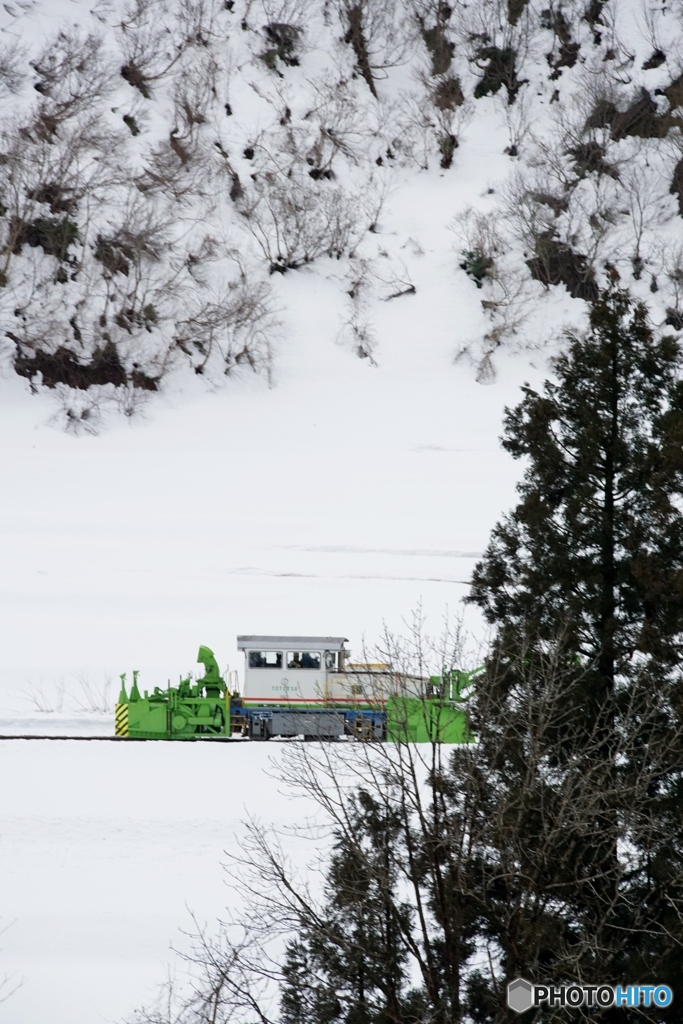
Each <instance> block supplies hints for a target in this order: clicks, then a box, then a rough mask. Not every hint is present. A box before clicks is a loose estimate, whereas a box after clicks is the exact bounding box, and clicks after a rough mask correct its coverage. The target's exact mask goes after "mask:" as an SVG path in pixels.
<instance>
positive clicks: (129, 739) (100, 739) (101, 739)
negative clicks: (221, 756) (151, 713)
mask: <svg viewBox="0 0 683 1024" xmlns="http://www.w3.org/2000/svg"><path fill="white" fill-rule="evenodd" d="M2 740H55V741H58V742H62V741H64V740H71V741H74V740H76V741H77V742H79V743H172V742H176V741H175V740H171V739H163V738H162V739H153V740H149V739H147V738H146V737H142V736H33V735H31V736H0V741H2ZM188 741H189V742H190V743H199V742H202V743H231V742H232V740H231V738H230V737H229V736H201V737H200V736H197V737H192V736H189V737H187V739H186V740H184V742H188Z"/></svg>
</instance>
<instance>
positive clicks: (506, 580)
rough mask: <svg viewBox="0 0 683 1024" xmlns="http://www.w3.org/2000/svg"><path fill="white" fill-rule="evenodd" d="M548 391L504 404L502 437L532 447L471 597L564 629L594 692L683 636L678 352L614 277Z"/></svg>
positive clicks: (544, 626) (491, 615)
mask: <svg viewBox="0 0 683 1024" xmlns="http://www.w3.org/2000/svg"><path fill="white" fill-rule="evenodd" d="M568 341H569V347H568V351H567V352H566V354H564V355H562V356H561V357H560V358H559V359H558V360H557V361H556V364H555V370H556V376H557V382H556V383H546V385H545V388H544V391H543V394H537V393H536V392H534V391H532V390H531V388H529V387H525V388H524V389H523V390H524V399H523V401H522V402H521V404H520V405H519V406H518V407H517V408H516V409H514V410H512V411H510V410H506V420H505V434H504V436H503V438H502V443H503V447H504V448H505V449H506V450H507V451H508V452H510V454H511V455H512V456H513V457H514V458H516V459H521V458H524V459H526V460H528V463H527V467H526V470H525V473H524V478H523V481H522V483H521V484H520V485H519V492H520V494H521V497H522V500H521V502H520V504H519V505H518V506H517V507H516V508H515V509H514V511H513V512H512V513H511V514H510V515H508V516H507V517H506V518H505V519H503V520H502V522H500V523H499V524H498V525H497V526H496V527H495V529H494V531H493V535H492V538H491V541H490V543H489V546H488V549H487V551H486V554H485V556H484V559H483V561H481V562H480V563H479V564H478V565H477V567H476V569H475V572H474V577H473V587H472V591H471V595H470V597H469V600H470V601H473V602H475V603H477V604H478V605H479V606H480V607H481V608H482V609H483V610H484V614H485V615H486V618H487V619H488V621H489V622H491V623H494V624H496V625H497V626H498V627H499V637H500V638H501V640H502V641H503V643H504V642H505V641H506V639H509V638H510V637H511V636H513V635H515V634H516V635H517V636H519V633H520V631H522V632H523V633H525V634H526V635H527V636H532V635H533V636H536V637H538V638H539V639H540V640H545V641H547V640H550V639H551V638H556V636H557V634H558V630H560V629H562V630H565V631H566V633H567V644H568V649H569V650H571V651H573V652H575V653H576V654H577V655H581V656H582V657H583V658H584V659H586V660H587V661H588V662H589V663H590V664H591V665H592V666H593V667H594V670H595V671H594V673H593V674H592V678H591V687H592V691H593V693H594V694H597V696H598V698H600V697H602V696H603V695H604V693H605V691H608V690H611V689H612V688H613V687H614V684H615V680H616V679H617V678H618V677H619V676H622V677H623V676H624V675H628V674H629V673H630V672H631V671H632V670H633V668H634V666H635V665H638V666H640V665H642V662H643V659H645V660H647V662H648V664H649V665H650V666H652V667H653V669H655V671H656V673H657V674H658V675H659V674H661V672H665V671H667V670H669V669H671V668H673V667H674V666H676V665H678V664H679V662H680V659H681V653H682V650H683V515H682V514H681V495H682V493H683V386H682V384H681V381H680V379H679V375H680V371H681V366H682V365H683V355H682V353H681V346H680V344H679V342H678V341H677V340H676V339H675V338H673V337H663V338H661V339H659V340H656V339H655V338H654V337H653V333H652V329H651V327H650V325H649V322H648V316H647V310H646V308H645V306H643V305H642V304H641V303H635V302H633V300H632V299H631V298H630V296H629V294H628V293H627V292H626V291H623V290H620V289H618V288H617V287H616V286H614V285H613V286H612V287H611V288H610V289H609V290H607V291H606V292H603V293H602V294H601V295H600V297H599V299H598V301H596V302H595V303H594V304H593V305H592V306H591V309H590V328H589V331H588V333H587V334H586V335H585V336H584V337H581V336H578V335H575V334H573V335H569V337H568Z"/></svg>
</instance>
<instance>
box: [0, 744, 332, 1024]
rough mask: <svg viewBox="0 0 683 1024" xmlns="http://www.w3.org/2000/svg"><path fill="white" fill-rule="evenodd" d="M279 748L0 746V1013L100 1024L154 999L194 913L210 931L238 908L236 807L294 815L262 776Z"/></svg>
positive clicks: (30, 1022) (19, 1022) (12, 1018)
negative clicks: (230, 857) (2, 982)
mask: <svg viewBox="0 0 683 1024" xmlns="http://www.w3.org/2000/svg"><path fill="white" fill-rule="evenodd" d="M279 749H282V748H281V745H280V747H279ZM277 755H278V745H272V746H268V747H266V746H265V745H259V744H248V743H244V744H240V743H233V744H230V743H228V744H216V743H210V744H203V745H201V744H188V745H185V744H167V743H158V744H155V743H134V744H129V745H127V746H126V745H121V744H119V743H78V742H73V741H71V742H69V741H67V742H57V743H56V742H50V741H36V742H27V741H22V740H17V741H15V742H10V743H3V744H0V772H1V773H2V779H3V786H2V820H1V822H0V880H1V881H0V903H1V906H2V921H1V922H0V927H3V928H4V929H5V930H4V932H3V934H2V938H1V941H0V947H1V951H0V977H2V975H3V974H4V973H7V974H10V975H12V977H11V978H10V980H9V983H8V986H7V990H9V989H11V988H12V986H13V985H14V984H18V985H19V987H18V988H17V989H16V991H15V992H14V994H13V995H11V996H10V998H9V999H8V1000H7V1001H6V1002H5V1003H2V1004H0V1020H2V1021H3V1022H6V1024H39V1022H42V1021H50V1022H51V1024H99V1022H103V1021H107V1022H110V1021H119V1020H121V1019H122V1018H124V1017H125V1016H126V1015H129V1014H130V1013H131V1012H132V1010H133V1009H134V1008H135V1007H136V1006H138V1005H140V1004H141V1003H147V1004H149V1003H151V1002H153V1000H154V998H155V996H156V994H157V988H158V986H159V984H160V983H161V982H163V981H164V979H165V977H166V972H167V966H168V965H169V964H173V961H174V956H173V954H172V953H171V950H170V946H171V944H173V945H174V946H175V947H176V948H178V949H183V948H187V941H188V940H187V937H186V936H185V935H183V934H182V932H183V930H185V931H192V930H194V929H195V924H194V922H193V919H192V914H194V915H195V916H196V919H197V923H198V924H199V925H200V926H201V925H203V924H207V923H208V924H209V926H210V928H213V927H214V922H215V918H216V917H217V916H218V915H220V913H221V912H222V911H223V910H224V908H226V907H233V908H235V906H236V900H235V894H234V889H233V887H232V885H231V879H230V876H229V874H227V873H226V872H225V871H224V869H223V867H222V865H223V864H224V862H225V859H226V858H225V853H224V851H229V850H230V849H231V848H232V849H234V844H235V836H236V835H237V834H238V833H239V822H240V818H241V817H242V816H243V814H244V810H245V806H246V807H247V808H248V809H249V810H250V811H252V812H253V813H256V814H261V816H263V815H264V813H265V814H266V815H267V817H268V819H269V820H270V821H271V822H272V823H273V824H275V825H282V824H286V823H288V822H289V821H290V819H291V818H292V817H296V816H301V814H302V813H303V812H302V808H301V802H300V801H299V802H298V803H295V802H292V801H291V800H287V799H286V797H283V796H279V797H278V796H277V790H278V785H277V783H276V782H275V781H274V780H273V778H272V777H271V776H270V775H268V774H266V770H267V768H268V764H269V762H270V761H271V760H273V759H275V760H277ZM280 788H281V787H280ZM292 849H293V851H294V852H295V853H296V852H298V853H299V856H300V857H301V858H306V857H310V856H312V851H311V850H310V848H308V849H307V848H306V847H305V846H304V847H303V848H302V849H301V850H300V851H297V848H296V846H295V845H293V846H292Z"/></svg>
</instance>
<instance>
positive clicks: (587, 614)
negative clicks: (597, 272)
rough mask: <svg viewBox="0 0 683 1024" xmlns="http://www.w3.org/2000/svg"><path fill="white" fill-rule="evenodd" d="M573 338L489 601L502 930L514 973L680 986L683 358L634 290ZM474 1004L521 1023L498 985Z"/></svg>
mask: <svg viewBox="0 0 683 1024" xmlns="http://www.w3.org/2000/svg"><path fill="white" fill-rule="evenodd" d="M568 343H569V344H568V348H567V351H566V353H565V354H564V355H562V356H561V357H560V358H559V359H558V360H557V361H556V364H555V371H556V381H555V382H554V383H546V385H545V387H544V389H543V393H542V394H537V393H536V392H534V391H532V390H531V389H530V388H529V387H525V388H524V398H523V400H522V402H521V403H520V405H519V406H518V407H517V408H516V409H514V410H512V411H507V412H506V420H505V434H504V437H503V445H504V447H505V448H506V450H507V451H509V452H510V453H511V454H512V455H513V457H515V458H524V459H525V460H527V464H526V468H525V473H524V477H523V480H522V483H521V484H520V485H519V492H520V494H521V501H520V503H519V504H518V505H517V507H516V508H515V509H514V510H513V511H512V512H511V513H510V514H509V515H508V516H506V517H505V518H504V519H503V520H502V521H501V522H500V523H499V524H498V525H497V526H496V527H495V529H494V531H493V535H492V538H491V541H490V544H489V546H488V549H487V551H486V553H485V556H484V559H483V560H482V561H481V562H480V563H479V564H478V565H477V567H476V569H475V573H474V583H473V588H472V592H471V596H470V600H471V601H473V602H475V603H477V604H478V605H479V606H480V607H481V608H482V609H483V611H484V614H485V615H486V617H487V619H488V621H489V622H491V623H492V624H494V625H495V626H496V638H495V650H494V655H493V657H492V659H491V660H490V662H489V671H488V675H487V678H486V680H482V681H480V682H479V683H478V687H477V689H478V691H479V693H478V695H477V697H476V699H475V708H474V713H475V716H476V718H477V722H476V726H477V729H478V735H479V738H480V744H479V749H478V752H477V779H478V783H477V793H476V796H475V797H474V802H475V803H476V804H477V805H478V807H479V808H480V811H481V813H482V814H484V815H485V817H486V824H485V826H484V828H483V829H482V831H481V833H480V835H479V837H478V838H477V841H476V843H475V847H476V849H474V850H473V858H474V860H475V862H476V863H477V865H478V866H479V870H480V877H481V885H480V901H481V906H482V923H481V931H482V934H483V935H485V936H487V937H488V939H489V941H492V942H493V943H494V945H495V947H496V948H497V949H498V952H499V957H500V963H501V966H502V970H503V972H504V974H505V975H506V976H507V977H508V978H511V977H514V976H516V975H518V974H522V975H526V976H527V977H532V978H534V979H536V980H546V981H550V982H554V983H559V982H561V981H580V980H583V981H584V982H585V981H586V980H587V979H588V978H590V980H591V981H593V980H595V981H596V982H598V981H613V982H617V981H624V982H626V981H629V982H637V981H643V982H647V981H649V980H650V979H651V978H656V979H658V980H659V981H660V982H668V983H669V984H672V985H673V986H676V985H677V984H678V977H679V971H680V963H681V960H682V958H683V840H682V837H683V746H682V743H681V721H682V719H683V688H682V686H681V673H680V663H681V653H682V645H683V514H682V512H681V498H682V495H683V386H682V385H681V381H680V379H679V377H680V372H681V366H682V365H683V354H682V352H681V346H680V345H679V343H678V341H677V340H676V339H674V338H672V337H663V338H661V339H655V338H654V336H653V332H652V329H651V327H650V325H649V323H648V317H647V311H646V309H645V307H644V306H643V305H642V304H640V303H635V302H634V301H633V300H632V299H631V297H630V296H629V295H628V293H627V292H625V291H623V290H620V289H619V288H618V287H616V284H615V283H614V282H612V286H611V287H610V288H609V289H608V290H607V291H605V292H603V293H601V295H600V296H599V298H598V300H597V301H596V302H595V303H594V304H593V306H592V307H591V310H590V321H589V329H588V332H587V333H586V334H585V336H578V335H576V334H571V335H569V337H568ZM460 761H462V758H461V759H460ZM462 767H463V765H462V764H460V769H462ZM511 908H514V913H511ZM470 1012H471V1013H472V1015H473V1016H474V1017H475V1018H476V1019H477V1020H480V1021H491V1020H498V1019H505V1018H506V1017H507V1018H508V1019H511V1018H512V1015H510V1014H509V1013H508V1014H506V1012H505V1010H504V1008H503V1007H501V1001H500V998H498V997H497V996H496V986H495V984H493V983H492V981H491V980H490V979H489V980H488V981H487V980H486V979H485V977H484V975H483V974H476V975H474V976H473V977H472V979H471V984H470ZM678 1012H679V1011H678V1010H672V1009H670V1010H660V1011H658V1017H657V1019H659V1020H675V1019H678V1018H677V1016H676V1015H677V1013H678ZM627 1014H628V1011H627V1010H619V1009H613V1010H611V1011H609V1012H607V1013H606V1014H602V1015H601V1019H604V1020H610V1021H615V1022H616V1021H621V1020H624V1019H625V1018H626V1016H627ZM555 1015H556V1014H555ZM555 1015H554V1014H553V1012H551V1011H548V1013H547V1014H546V1015H545V1016H544V1015H542V1016H541V1017H540V1018H539V1019H544V1020H545V1019H547V1020H552V1019H554V1016H555Z"/></svg>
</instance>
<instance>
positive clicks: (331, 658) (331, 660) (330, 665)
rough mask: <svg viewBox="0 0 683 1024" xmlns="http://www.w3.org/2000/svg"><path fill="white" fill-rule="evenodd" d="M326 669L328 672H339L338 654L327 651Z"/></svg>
mask: <svg viewBox="0 0 683 1024" xmlns="http://www.w3.org/2000/svg"><path fill="white" fill-rule="evenodd" d="M325 668H326V669H327V671H328V672H336V671H337V652H336V651H325Z"/></svg>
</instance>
